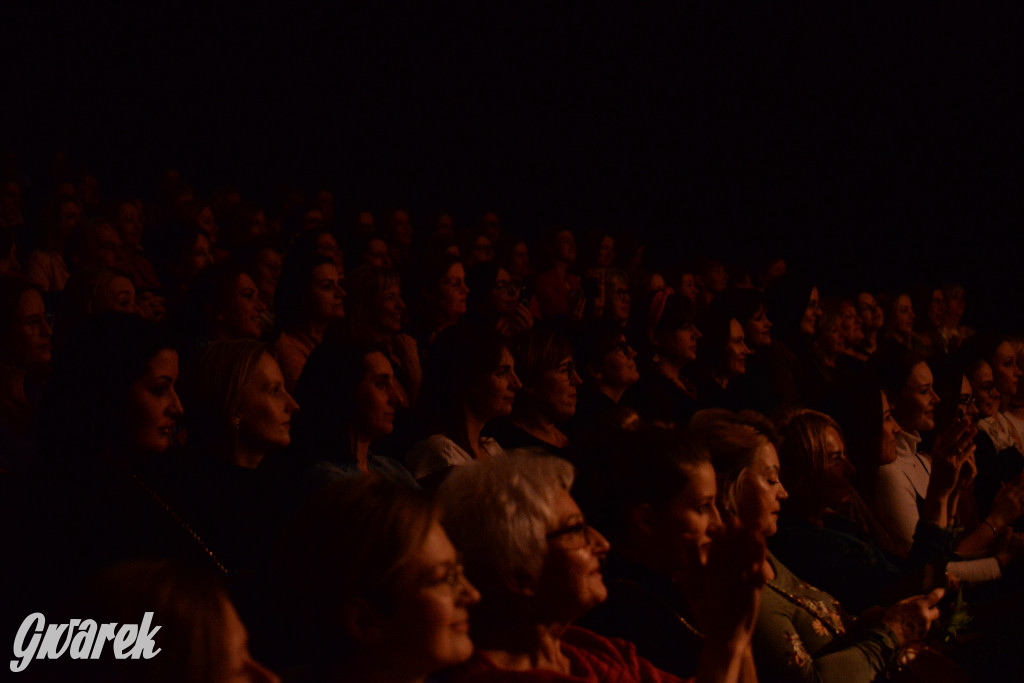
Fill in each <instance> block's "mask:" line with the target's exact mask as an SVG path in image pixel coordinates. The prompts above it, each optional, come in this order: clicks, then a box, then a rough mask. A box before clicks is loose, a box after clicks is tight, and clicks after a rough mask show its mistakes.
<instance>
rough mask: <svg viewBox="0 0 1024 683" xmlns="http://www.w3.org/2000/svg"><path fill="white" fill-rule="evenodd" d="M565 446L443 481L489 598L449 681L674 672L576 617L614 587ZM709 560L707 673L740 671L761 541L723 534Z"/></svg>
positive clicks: (638, 677) (662, 677)
mask: <svg viewBox="0 0 1024 683" xmlns="http://www.w3.org/2000/svg"><path fill="white" fill-rule="evenodd" d="M573 477H574V472H573V468H572V465H570V464H569V463H568V462H566V461H565V460H561V459H559V458H554V457H549V456H540V455H534V454H525V453H520V454H515V455H513V456H512V457H509V458H501V459H496V460H490V461H485V462H479V463H474V464H471V465H467V466H465V467H458V468H455V469H454V470H453V471H452V473H451V474H450V475H449V476H448V478H447V479H446V480H445V482H444V483H443V484H442V485H441V487H440V489H439V498H440V502H441V506H442V509H443V520H444V526H445V530H446V531H447V532H448V534H449V536H450V537H451V539H452V542H453V543H454V544H455V546H456V547H457V548H459V549H460V550H461V551H462V552H463V557H464V564H465V568H466V576H467V577H468V578H469V580H470V581H472V582H473V584H474V585H475V586H477V588H478V589H479V590H480V593H481V595H482V600H481V602H480V604H479V605H477V606H476V607H475V608H474V609H473V611H472V620H473V640H474V642H475V644H476V648H477V649H476V653H475V654H474V656H473V658H472V659H471V660H469V662H467V663H466V664H464V665H462V666H460V667H458V668H457V669H455V670H453V671H452V672H451V675H450V676H449V677H448V680H450V681H456V682H459V683H463V682H472V681H483V680H510V681H519V680H521V681H534V680H544V681H570V680H571V681H581V680H582V681H595V682H596V681H608V680H616V681H623V682H625V681H677V680H680V679H678V678H677V677H676V676H674V675H672V674H669V673H667V672H664V671H661V670H660V669H657V668H656V667H655V666H654V665H653V664H651V663H650V662H648V661H647V660H646V659H643V658H642V657H639V656H637V654H636V649H635V647H634V646H633V644H632V643H628V642H626V641H622V640H610V639H607V638H604V637H602V636H599V635H597V634H595V633H593V632H591V631H588V630H586V629H582V628H579V627H576V626H573V625H572V622H573V621H574V620H576V619H577V618H578V617H580V616H582V615H583V614H585V613H586V612H587V611H588V610H590V609H591V608H592V607H595V606H596V605H598V604H599V603H601V602H602V601H603V600H604V599H605V597H606V596H607V590H606V588H605V585H604V580H603V578H602V576H601V564H602V562H603V560H604V557H605V555H606V553H607V552H608V548H609V545H608V541H607V540H605V538H604V536H602V535H601V534H600V533H599V532H598V531H597V530H595V529H593V528H591V527H590V526H589V525H588V524H587V522H586V520H585V519H584V517H583V514H582V513H581V512H580V509H579V507H578V506H577V505H576V503H575V501H573V499H572V496H570V495H569V487H570V486H571V485H572V482H573ZM719 551H721V552H717V553H716V552H714V551H713V552H712V559H711V561H710V563H709V572H708V575H709V576H710V577H716V580H715V581H712V582H709V584H708V591H707V592H708V594H709V596H710V597H711V599H713V600H715V601H716V603H717V609H716V610H714V614H713V617H714V619H713V621H714V622H715V623H713V624H709V628H708V629H707V632H706V636H707V639H706V641H705V647H704V650H703V652H702V655H701V659H700V664H699V665H698V669H697V676H696V680H698V681H711V680H714V681H735V680H737V678H738V675H739V669H740V663H741V659H742V654H743V652H744V650H745V649H746V647H747V644H748V643H749V639H750V635H751V631H752V628H753V623H754V619H755V612H756V609H755V605H756V604H757V601H758V599H759V593H760V577H761V561H762V559H763V557H764V546H763V544H761V543H760V542H759V541H757V540H755V539H753V538H752V537H751V536H746V535H742V534H739V535H737V534H733V535H730V536H727V537H725V540H724V541H723V542H722V544H721V545H720V546H719Z"/></svg>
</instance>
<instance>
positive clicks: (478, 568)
mask: <svg viewBox="0 0 1024 683" xmlns="http://www.w3.org/2000/svg"><path fill="white" fill-rule="evenodd" d="M506 456H507V457H504V458H494V459H492V460H487V461H482V462H475V463H472V464H469V465H464V466H462V467H456V468H454V469H453V470H452V472H451V474H449V475H448V477H447V478H446V479H445V481H444V483H442V484H441V487H440V488H439V490H438V498H439V500H440V503H441V509H442V522H443V524H444V528H445V531H447V533H448V536H449V537H450V538H451V540H452V543H453V544H454V545H455V547H456V548H458V549H459V550H460V551H462V553H463V555H464V557H465V564H466V574H467V575H468V576H469V578H470V580H471V581H472V582H473V583H474V584H475V585H476V586H477V587H478V588H480V589H481V591H482V592H484V594H485V596H486V594H487V592H488V589H499V590H500V589H502V588H504V587H507V586H513V585H517V584H518V583H519V582H521V580H522V579H523V578H527V579H529V580H531V581H532V580H536V579H538V578H540V574H541V570H542V569H543V566H544V558H545V556H546V555H547V551H548V541H547V534H548V532H549V530H550V529H551V526H552V525H553V524H554V523H555V521H556V520H555V519H554V502H555V498H556V496H557V495H558V491H568V490H569V487H571V486H572V482H573V478H574V476H575V472H574V470H573V466H572V465H571V464H569V462H568V461H566V460H563V459H561V458H556V457H553V456H550V455H541V454H540V453H539V452H538V451H531V450H525V449H523V450H516V451H508V452H507V453H506Z"/></svg>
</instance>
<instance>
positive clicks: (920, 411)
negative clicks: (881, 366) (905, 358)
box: [893, 363, 939, 432]
mask: <svg viewBox="0 0 1024 683" xmlns="http://www.w3.org/2000/svg"><path fill="white" fill-rule="evenodd" d="M933 381H934V380H933V378H932V371H931V368H929V367H928V364H927V363H918V364H917V365H915V366H914V367H913V369H912V370H911V371H910V376H909V377H907V381H906V383H905V384H904V385H903V389H902V390H901V391H900V394H899V396H898V397H897V398H896V402H895V405H894V406H893V414H894V415H895V417H896V421H897V422H899V424H900V429H903V430H905V431H910V432H928V431H931V430H933V429H935V406H937V405H938V404H939V395H938V394H936V393H935V389H934V387H933V386H932V383H933Z"/></svg>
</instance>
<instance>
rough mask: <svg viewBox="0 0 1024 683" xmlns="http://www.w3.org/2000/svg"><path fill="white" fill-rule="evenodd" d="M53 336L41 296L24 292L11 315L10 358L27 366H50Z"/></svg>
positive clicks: (29, 291) (31, 292) (32, 290)
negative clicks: (12, 321) (47, 364)
mask: <svg viewBox="0 0 1024 683" xmlns="http://www.w3.org/2000/svg"><path fill="white" fill-rule="evenodd" d="M52 335H53V330H52V329H51V328H50V323H49V321H48V320H47V317H46V306H45V305H44V304H43V297H42V295H41V294H40V293H39V292H37V291H36V290H34V289H31V290H28V291H26V292H24V293H23V294H22V295H21V298H20V299H19V300H18V309H17V311H15V313H14V325H13V327H12V330H11V341H10V345H11V356H12V359H13V360H16V361H17V362H19V363H20V364H22V365H25V366H29V367H31V366H33V365H44V364H46V363H49V362H50V354H51V352H52V351H53V344H51V343H50V337H51V336H52Z"/></svg>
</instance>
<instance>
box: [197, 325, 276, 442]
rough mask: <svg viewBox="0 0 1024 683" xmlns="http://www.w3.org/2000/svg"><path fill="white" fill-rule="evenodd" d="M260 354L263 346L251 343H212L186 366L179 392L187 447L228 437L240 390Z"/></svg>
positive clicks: (246, 340)
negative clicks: (184, 415) (187, 439)
mask: <svg viewBox="0 0 1024 683" xmlns="http://www.w3.org/2000/svg"><path fill="white" fill-rule="evenodd" d="M264 354H268V351H267V346H266V344H264V343H262V342H258V341H255V340H251V339H238V340H235V341H216V342H211V343H210V344H208V345H207V346H206V348H205V349H203V350H202V352H201V353H200V354H199V356H198V357H197V358H196V359H195V360H194V361H193V362H192V363H191V364H190V366H189V368H188V372H187V374H186V375H185V376H184V377H183V378H182V379H183V381H182V391H181V393H182V396H183V401H182V402H183V403H184V404H185V405H186V406H188V413H187V417H186V420H187V424H188V428H189V441H190V443H199V444H208V443H209V442H211V441H214V440H216V439H218V438H222V437H223V436H224V435H226V434H228V432H229V429H230V425H231V418H232V415H233V414H234V412H235V410H236V409H237V408H238V402H239V400H241V392H242V387H244V386H245V383H246V382H247V381H248V380H249V377H251V376H252V373H253V371H254V370H255V369H256V365H257V364H258V363H259V362H260V359H261V358H262V357H263V355H264ZM268 355H269V354H268Z"/></svg>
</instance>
